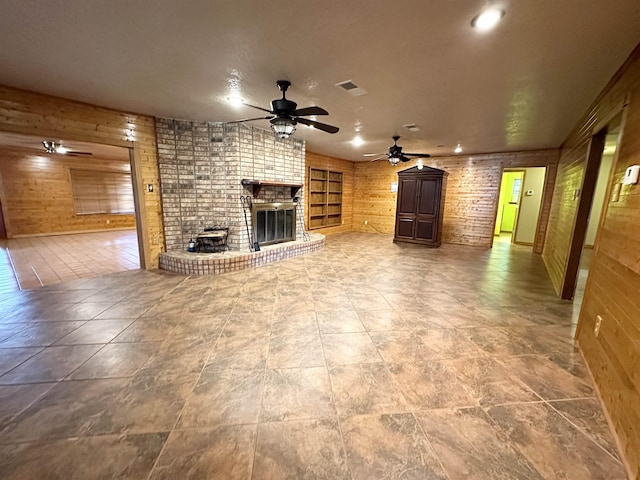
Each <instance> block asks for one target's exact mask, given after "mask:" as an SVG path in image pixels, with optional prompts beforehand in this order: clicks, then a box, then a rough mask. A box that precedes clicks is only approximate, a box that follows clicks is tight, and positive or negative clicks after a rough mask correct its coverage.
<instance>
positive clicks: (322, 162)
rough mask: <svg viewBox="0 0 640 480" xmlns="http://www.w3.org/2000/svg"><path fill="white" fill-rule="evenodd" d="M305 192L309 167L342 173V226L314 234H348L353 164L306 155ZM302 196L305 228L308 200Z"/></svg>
mask: <svg viewBox="0 0 640 480" xmlns="http://www.w3.org/2000/svg"><path fill="white" fill-rule="evenodd" d="M305 165H306V166H305V181H304V183H305V185H304V188H305V191H306V192H308V191H309V167H313V168H320V169H326V170H333V171H335V172H342V225H339V226H335V227H327V228H318V229H315V230H313V232H314V233H322V234H323V235H331V234H333V233H340V232H350V231H351V230H352V228H353V189H354V178H353V175H354V169H355V167H354V165H355V164H354V162H350V161H349V160H342V159H339V158H333V157H327V156H325V155H320V154H317V153H313V152H309V151H308V152H307V153H306V159H305ZM310 197H311V195H305V196H304V221H305V228H307V227H308V222H309V198H310Z"/></svg>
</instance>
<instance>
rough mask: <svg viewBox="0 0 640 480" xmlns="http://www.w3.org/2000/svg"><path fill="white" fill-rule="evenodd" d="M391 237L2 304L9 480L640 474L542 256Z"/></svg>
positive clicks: (128, 277)
mask: <svg viewBox="0 0 640 480" xmlns="http://www.w3.org/2000/svg"><path fill="white" fill-rule="evenodd" d="M391 240H392V239H391V237H390V236H386V235H377V234H342V235H338V236H332V237H328V239H327V245H326V247H325V249H324V250H322V251H320V252H316V253H313V254H309V255H306V256H304V257H298V258H295V259H291V260H286V261H283V262H281V263H278V264H272V265H269V266H266V267H262V268H259V269H255V270H247V271H242V272H237V273H233V274H226V275H222V276H218V277H182V276H176V275H171V274H166V273H162V272H145V271H130V272H121V273H116V274H111V275H106V276H102V277H98V278H94V279H84V280H76V281H73V282H70V283H64V284H59V285H55V286H51V287H44V288H41V289H37V290H33V291H23V292H17V293H13V294H7V295H4V296H3V297H2V299H1V303H0V317H1V318H2V320H1V324H0V342H1V343H0V375H1V376H0V385H1V386H0V478H2V479H3V480H10V479H11V480H13V479H20V480H28V479H43V478H56V479H65V480H67V479H69V480H70V479H82V480H88V479H110V478H113V479H136V480H138V479H153V480H158V479H192V478H198V479H200V478H215V479H226V478H233V479H235V478H238V479H285V478H286V479H316V478H318V479H354V480H355V479H367V480H370V479H382V478H385V479H396V478H406V479H449V480H454V479H466V478H475V479H491V480H493V479H540V478H545V479H558V478H563V479H576V480H587V479H607V480H612V479H624V478H626V477H625V473H624V470H623V467H622V465H621V463H620V460H619V456H618V453H617V451H616V448H615V446H614V443H613V440H612V437H611V434H610V432H609V429H608V427H607V424H606V421H605V419H604V417H603V413H602V411H601V409H600V405H599V402H598V400H597V398H596V393H595V391H594V387H593V385H592V383H591V380H590V377H589V375H588V372H587V370H586V367H585V365H584V363H583V361H582V359H581V356H580V354H579V353H578V352H577V351H576V350H575V349H574V347H573V343H572V338H571V335H570V332H571V329H572V325H571V323H572V321H571V318H572V305H571V303H568V302H561V301H559V300H557V299H556V298H555V295H554V293H553V290H552V287H551V285H550V282H549V280H548V278H547V275H546V273H545V269H544V266H543V264H542V260H541V258H540V257H539V256H534V255H532V254H531V253H530V249H527V248H521V247H517V246H511V245H509V244H503V243H497V244H496V246H495V247H494V248H493V249H492V250H482V249H476V248H471V247H461V246H454V245H443V246H442V248H440V249H425V248H423V247H420V246H414V245H402V244H394V243H392V241H391Z"/></svg>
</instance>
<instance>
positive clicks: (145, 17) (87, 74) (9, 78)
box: [0, 0, 640, 160]
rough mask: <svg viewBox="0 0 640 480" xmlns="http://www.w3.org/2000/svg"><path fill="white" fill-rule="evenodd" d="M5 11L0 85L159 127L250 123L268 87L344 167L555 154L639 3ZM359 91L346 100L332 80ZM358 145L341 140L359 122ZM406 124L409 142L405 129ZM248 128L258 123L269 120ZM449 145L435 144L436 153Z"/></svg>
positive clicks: (625, 36) (53, 4) (624, 52)
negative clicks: (141, 117) (460, 156)
mask: <svg viewBox="0 0 640 480" xmlns="http://www.w3.org/2000/svg"><path fill="white" fill-rule="evenodd" d="M488 3H489V2H488V1H485V0H396V1H390V0H348V1H345V0H340V1H334V0H322V1H319V0H317V1H311V0H306V1H295V0H289V1H282V0H269V1H265V0H244V1H243V0H235V1H231V0H228V1H225V0H218V1H209V2H205V1H198V2H196V1H175V0H136V1H130V0H126V1H125V0H109V1H104V0H48V1H46V2H43V1H36V0H21V1H9V0H0V5H1V8H0V11H1V12H2V14H1V15H0V46H1V47H0V65H1V66H2V67H1V68H0V83H2V84H6V85H11V86H16V87H20V88H26V89H29V90H36V91H40V92H44V93H49V94H53V95H59V96H63V97H68V98H72V99H77V100H81V101H84V102H89V103H93V104H98V105H104V106H109V107H113V108H117V109H123V110H128V111H133V112H137V113H144V114H150V115H157V116H165V117H172V118H183V119H193V120H207V121H230V120H237V119H242V118H250V117H255V116H260V115H261V112H259V111H256V110H253V109H251V108H249V107H246V106H245V107H240V108H239V109H234V108H233V107H231V106H230V105H229V104H228V103H227V102H226V101H225V98H226V97H227V96H228V95H229V94H230V93H231V90H232V89H233V88H234V87H239V88H240V90H241V94H242V96H243V97H244V98H245V100H246V101H247V102H248V103H252V104H254V105H258V106H262V107H265V108H268V106H269V102H270V101H271V100H272V99H275V98H278V97H279V96H280V95H279V92H278V90H277V89H276V86H275V81H276V80H278V79H287V80H290V81H291V82H292V83H293V86H292V88H291V89H290V91H289V93H288V98H290V99H292V100H294V101H296V102H298V106H299V107H305V106H309V105H319V106H321V107H323V108H325V109H327V110H328V111H329V113H330V115H329V116H328V117H321V118H318V120H319V121H322V122H325V123H330V124H333V125H336V126H338V127H340V129H341V130H340V132H339V133H338V134H335V135H329V134H326V133H323V132H320V131H316V130H311V129H308V128H306V127H304V126H302V125H301V126H299V128H298V131H297V132H296V133H295V135H297V136H299V137H302V138H305V139H306V140H307V148H308V149H309V150H312V151H316V152H319V153H324V154H328V155H333V156H337V157H341V158H347V159H350V160H362V157H361V155H362V154H363V153H366V152H378V151H385V149H386V147H387V146H389V145H390V144H391V143H392V142H391V136H392V135H394V134H399V135H401V136H402V138H401V140H400V142H399V144H400V145H402V146H403V147H404V149H405V151H410V152H414V151H417V152H430V153H431V154H433V155H445V154H450V153H452V151H453V148H454V147H455V145H456V143H458V142H460V143H461V144H462V146H463V147H464V151H465V152H467V153H471V152H495V151H513V150H522V149H538V148H555V147H558V146H559V145H560V143H561V142H562V141H563V140H564V138H565V137H566V135H567V134H568V133H569V131H570V129H571V128H572V127H573V126H574V125H575V124H576V122H577V121H578V120H579V118H580V117H581V116H582V114H583V113H584V112H585V110H586V109H587V107H588V106H589V105H590V103H591V102H592V101H593V100H594V99H595V97H596V96H597V95H598V93H599V92H600V91H601V90H602V88H603V87H604V86H605V85H606V83H607V81H608V80H609V79H610V78H611V76H612V75H613V74H614V73H615V71H616V70H617V69H618V67H619V66H620V65H621V64H622V62H623V61H624V60H625V58H626V57H627V56H628V55H629V54H630V53H631V51H632V50H633V48H634V47H635V46H636V45H637V44H638V42H639V41H640V5H639V3H638V0H607V1H602V0H600V1H594V0H517V1H516V0H496V1H495V2H491V4H493V5H497V6H499V7H502V8H503V9H504V10H505V11H506V15H505V17H504V18H503V21H502V23H501V24H500V25H498V27H497V28H496V29H495V30H493V31H491V32H488V33H484V34H480V33H478V32H476V31H475V30H473V29H472V28H471V26H470V21H471V19H472V18H473V17H474V16H475V15H476V14H477V13H479V12H480V11H481V10H482V8H484V7H485V5H487V4H488ZM344 80H352V81H354V82H355V83H356V84H358V85H359V86H360V87H362V88H364V89H365V90H367V91H368V92H369V93H368V94H367V95H364V96H360V97H352V96H350V95H348V94H347V93H345V92H344V91H342V90H340V89H338V88H337V87H336V86H335V84H336V83H338V82H341V81H344ZM358 122H359V124H360V125H361V126H362V130H361V135H362V137H363V138H364V140H366V141H367V143H365V145H363V146H362V147H359V148H355V147H353V145H351V143H350V140H351V139H352V138H353V136H354V133H355V132H354V129H355V126H356V124H357V123H358ZM407 123H415V124H417V125H418V126H419V127H420V128H421V131H420V132H417V133H412V132H409V131H407V130H406V129H404V128H402V125H403V124H407ZM255 125H256V126H261V127H263V128H268V123H267V122H266V121H258V122H255ZM438 144H444V145H446V146H445V147H441V148H438V147H436V145H438Z"/></svg>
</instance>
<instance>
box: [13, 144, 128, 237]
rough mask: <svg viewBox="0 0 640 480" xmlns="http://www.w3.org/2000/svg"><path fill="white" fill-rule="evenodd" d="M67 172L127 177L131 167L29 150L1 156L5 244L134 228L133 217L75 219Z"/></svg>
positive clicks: (84, 216) (104, 216)
mask: <svg viewBox="0 0 640 480" xmlns="http://www.w3.org/2000/svg"><path fill="white" fill-rule="evenodd" d="M71 168H78V169H82V170H97V171H112V172H129V170H130V164H129V162H128V161H126V162H123V161H118V160H101V159H98V158H93V157H92V158H91V159H86V158H77V157H68V156H64V155H48V154H37V153H34V152H33V151H29V150H19V149H2V150H0V199H1V200H2V207H3V212H4V222H5V226H6V228H7V236H8V237H9V238H13V237H20V236H28V235H39V234H51V233H69V232H86V231H91V230H106V229H112V228H134V227H135V216H134V215H108V214H104V215H76V214H75V209H74V203H73V191H72V188H71V182H70V175H69V169H71ZM107 221H108V222H109V223H107Z"/></svg>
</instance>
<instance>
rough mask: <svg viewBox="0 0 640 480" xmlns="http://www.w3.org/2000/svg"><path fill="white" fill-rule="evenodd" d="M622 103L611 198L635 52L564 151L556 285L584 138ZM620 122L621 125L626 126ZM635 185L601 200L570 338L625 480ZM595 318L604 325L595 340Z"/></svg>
mask: <svg viewBox="0 0 640 480" xmlns="http://www.w3.org/2000/svg"><path fill="white" fill-rule="evenodd" d="M625 101H627V102H628V103H627V106H626V107H625V110H626V111H625V114H624V116H623V125H622V132H621V137H620V141H619V147H618V151H617V153H616V158H615V160H614V161H615V163H614V165H613V167H612V170H613V174H612V176H611V177H610V180H609V182H608V183H609V193H610V192H611V189H612V187H613V185H614V184H616V183H620V182H621V179H622V177H623V175H624V171H625V169H626V168H627V167H628V166H630V165H634V164H640V45H639V46H638V48H636V50H635V51H634V52H633V53H632V55H631V56H630V58H629V59H628V60H627V62H626V63H625V65H623V67H622V68H621V69H620V71H619V72H618V73H617V74H616V75H615V76H614V78H613V79H612V80H611V82H610V83H609V85H608V86H607V87H606V88H605V89H604V91H603V93H602V94H601V95H600V96H599V97H598V99H597V100H596V101H595V102H594V104H593V105H592V106H591V108H590V109H589V110H588V112H587V114H586V115H585V116H584V117H583V118H582V120H581V121H580V122H579V124H578V125H577V126H576V128H575V130H574V131H573V133H572V134H571V135H570V136H569V137H568V139H567V140H566V142H565V143H564V144H563V148H562V153H561V157H560V163H559V167H560V168H559V172H558V179H557V182H556V192H555V195H554V198H555V199H556V201H557V203H554V205H553V209H552V215H551V221H550V225H549V237H548V240H547V245H546V247H545V252H544V259H545V261H546V263H547V267H548V269H549V272H550V273H551V274H552V275H553V276H554V277H555V278H556V283H558V284H560V283H561V282H562V277H563V276H564V271H563V259H566V252H567V251H568V248H569V242H570V233H571V232H570V231H568V227H567V226H566V225H569V226H571V225H572V224H573V222H574V219H575V204H574V202H572V201H571V199H570V195H572V193H573V189H574V188H580V187H581V183H582V176H583V171H584V167H585V163H586V158H587V150H588V145H589V141H590V138H591V137H592V135H593V134H595V133H596V132H595V130H598V129H600V128H601V127H602V126H604V125H603V124H606V122H607V121H608V120H609V119H611V118H612V117H613V116H615V115H616V114H617V113H618V112H619V111H620V109H621V107H622V105H623V104H624V103H625ZM625 117H626V118H625ZM639 252H640V185H626V186H623V187H621V190H620V198H619V200H618V201H617V202H612V201H611V196H610V195H607V196H606V197H605V210H604V211H603V213H602V217H601V219H600V228H599V230H598V233H597V235H596V241H595V245H594V250H593V257H592V260H591V266H590V268H589V277H588V280H587V285H586V290H585V294H584V299H583V304H582V310H581V312H580V318H579V322H578V331H577V334H576V337H577V340H578V344H579V346H580V348H581V350H582V353H583V355H584V357H585V359H586V361H587V364H588V365H589V368H590V370H591V372H592V374H593V377H594V379H595V382H596V385H597V387H598V390H599V392H600V396H601V398H602V400H603V402H604V405H605V408H606V411H607V413H608V415H609V418H610V421H611V423H612V425H613V427H614V429H615V431H616V433H617V436H618V439H619V443H620V446H621V448H622V454H623V456H624V458H625V460H626V463H627V467H628V469H629V475H630V478H640V295H639V294H638V292H640V253H639ZM597 315H600V316H601V317H602V325H601V327H600V334H599V336H598V337H596V336H595V334H594V326H595V322H596V318H597Z"/></svg>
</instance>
